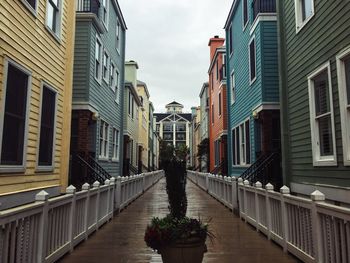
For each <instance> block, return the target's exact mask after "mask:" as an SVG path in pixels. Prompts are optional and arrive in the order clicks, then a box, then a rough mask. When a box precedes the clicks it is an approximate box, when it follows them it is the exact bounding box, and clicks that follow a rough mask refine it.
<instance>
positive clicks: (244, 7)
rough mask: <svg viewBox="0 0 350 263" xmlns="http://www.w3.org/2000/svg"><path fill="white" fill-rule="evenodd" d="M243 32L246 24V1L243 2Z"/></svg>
mask: <svg viewBox="0 0 350 263" xmlns="http://www.w3.org/2000/svg"><path fill="white" fill-rule="evenodd" d="M242 8H243V30H244V29H245V27H246V25H247V23H248V0H243V7H242Z"/></svg>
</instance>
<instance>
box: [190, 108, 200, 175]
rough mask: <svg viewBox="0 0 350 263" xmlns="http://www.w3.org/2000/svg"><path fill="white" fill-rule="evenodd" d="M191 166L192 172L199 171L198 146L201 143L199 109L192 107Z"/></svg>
mask: <svg viewBox="0 0 350 263" xmlns="http://www.w3.org/2000/svg"><path fill="white" fill-rule="evenodd" d="M191 127H192V151H191V157H192V166H193V168H194V170H196V171H197V170H198V171H200V170H201V162H200V160H199V159H198V145H199V144H200V143H201V140H200V132H201V108H200V107H193V108H192V122H191Z"/></svg>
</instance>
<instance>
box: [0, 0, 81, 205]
mask: <svg viewBox="0 0 350 263" xmlns="http://www.w3.org/2000/svg"><path fill="white" fill-rule="evenodd" d="M75 5H76V3H75V1H70V0H61V1H55V0H52V1H48V0H2V1H0V203H1V205H0V210H2V209H5V208H8V207H12V206H16V205H19V204H23V203H25V202H31V201H32V200H33V199H34V196H35V194H36V193H37V192H38V191H40V190H43V189H44V190H45V191H47V192H48V193H49V194H50V196H54V195H58V194H60V192H61V191H62V190H64V189H65V187H66V186H67V181H68V166H69V144H70V120H71V102H72V101H71V100H72V99H71V98H72V74H73V55H74V54H73V53H74V31H75Z"/></svg>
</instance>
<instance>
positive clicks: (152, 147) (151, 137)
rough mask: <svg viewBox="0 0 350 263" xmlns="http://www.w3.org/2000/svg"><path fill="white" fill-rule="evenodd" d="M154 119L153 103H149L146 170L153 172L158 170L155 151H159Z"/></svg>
mask: <svg viewBox="0 0 350 263" xmlns="http://www.w3.org/2000/svg"><path fill="white" fill-rule="evenodd" d="M155 122H156V119H155V117H154V106H153V103H152V102H150V103H149V122H148V145H149V150H148V170H150V171H155V170H156V168H158V162H157V155H158V153H157V151H158V150H159V149H158V147H159V137H158V135H157V133H156V124H155Z"/></svg>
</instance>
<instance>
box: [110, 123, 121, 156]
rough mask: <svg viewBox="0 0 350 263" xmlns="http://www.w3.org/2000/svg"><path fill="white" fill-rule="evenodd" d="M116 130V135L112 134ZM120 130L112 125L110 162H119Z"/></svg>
mask: <svg viewBox="0 0 350 263" xmlns="http://www.w3.org/2000/svg"><path fill="white" fill-rule="evenodd" d="M114 132H116V135H117V136H115V134H114ZM119 147H120V130H119V129H117V128H116V127H112V149H113V151H112V162H119V152H120V148H119Z"/></svg>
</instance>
